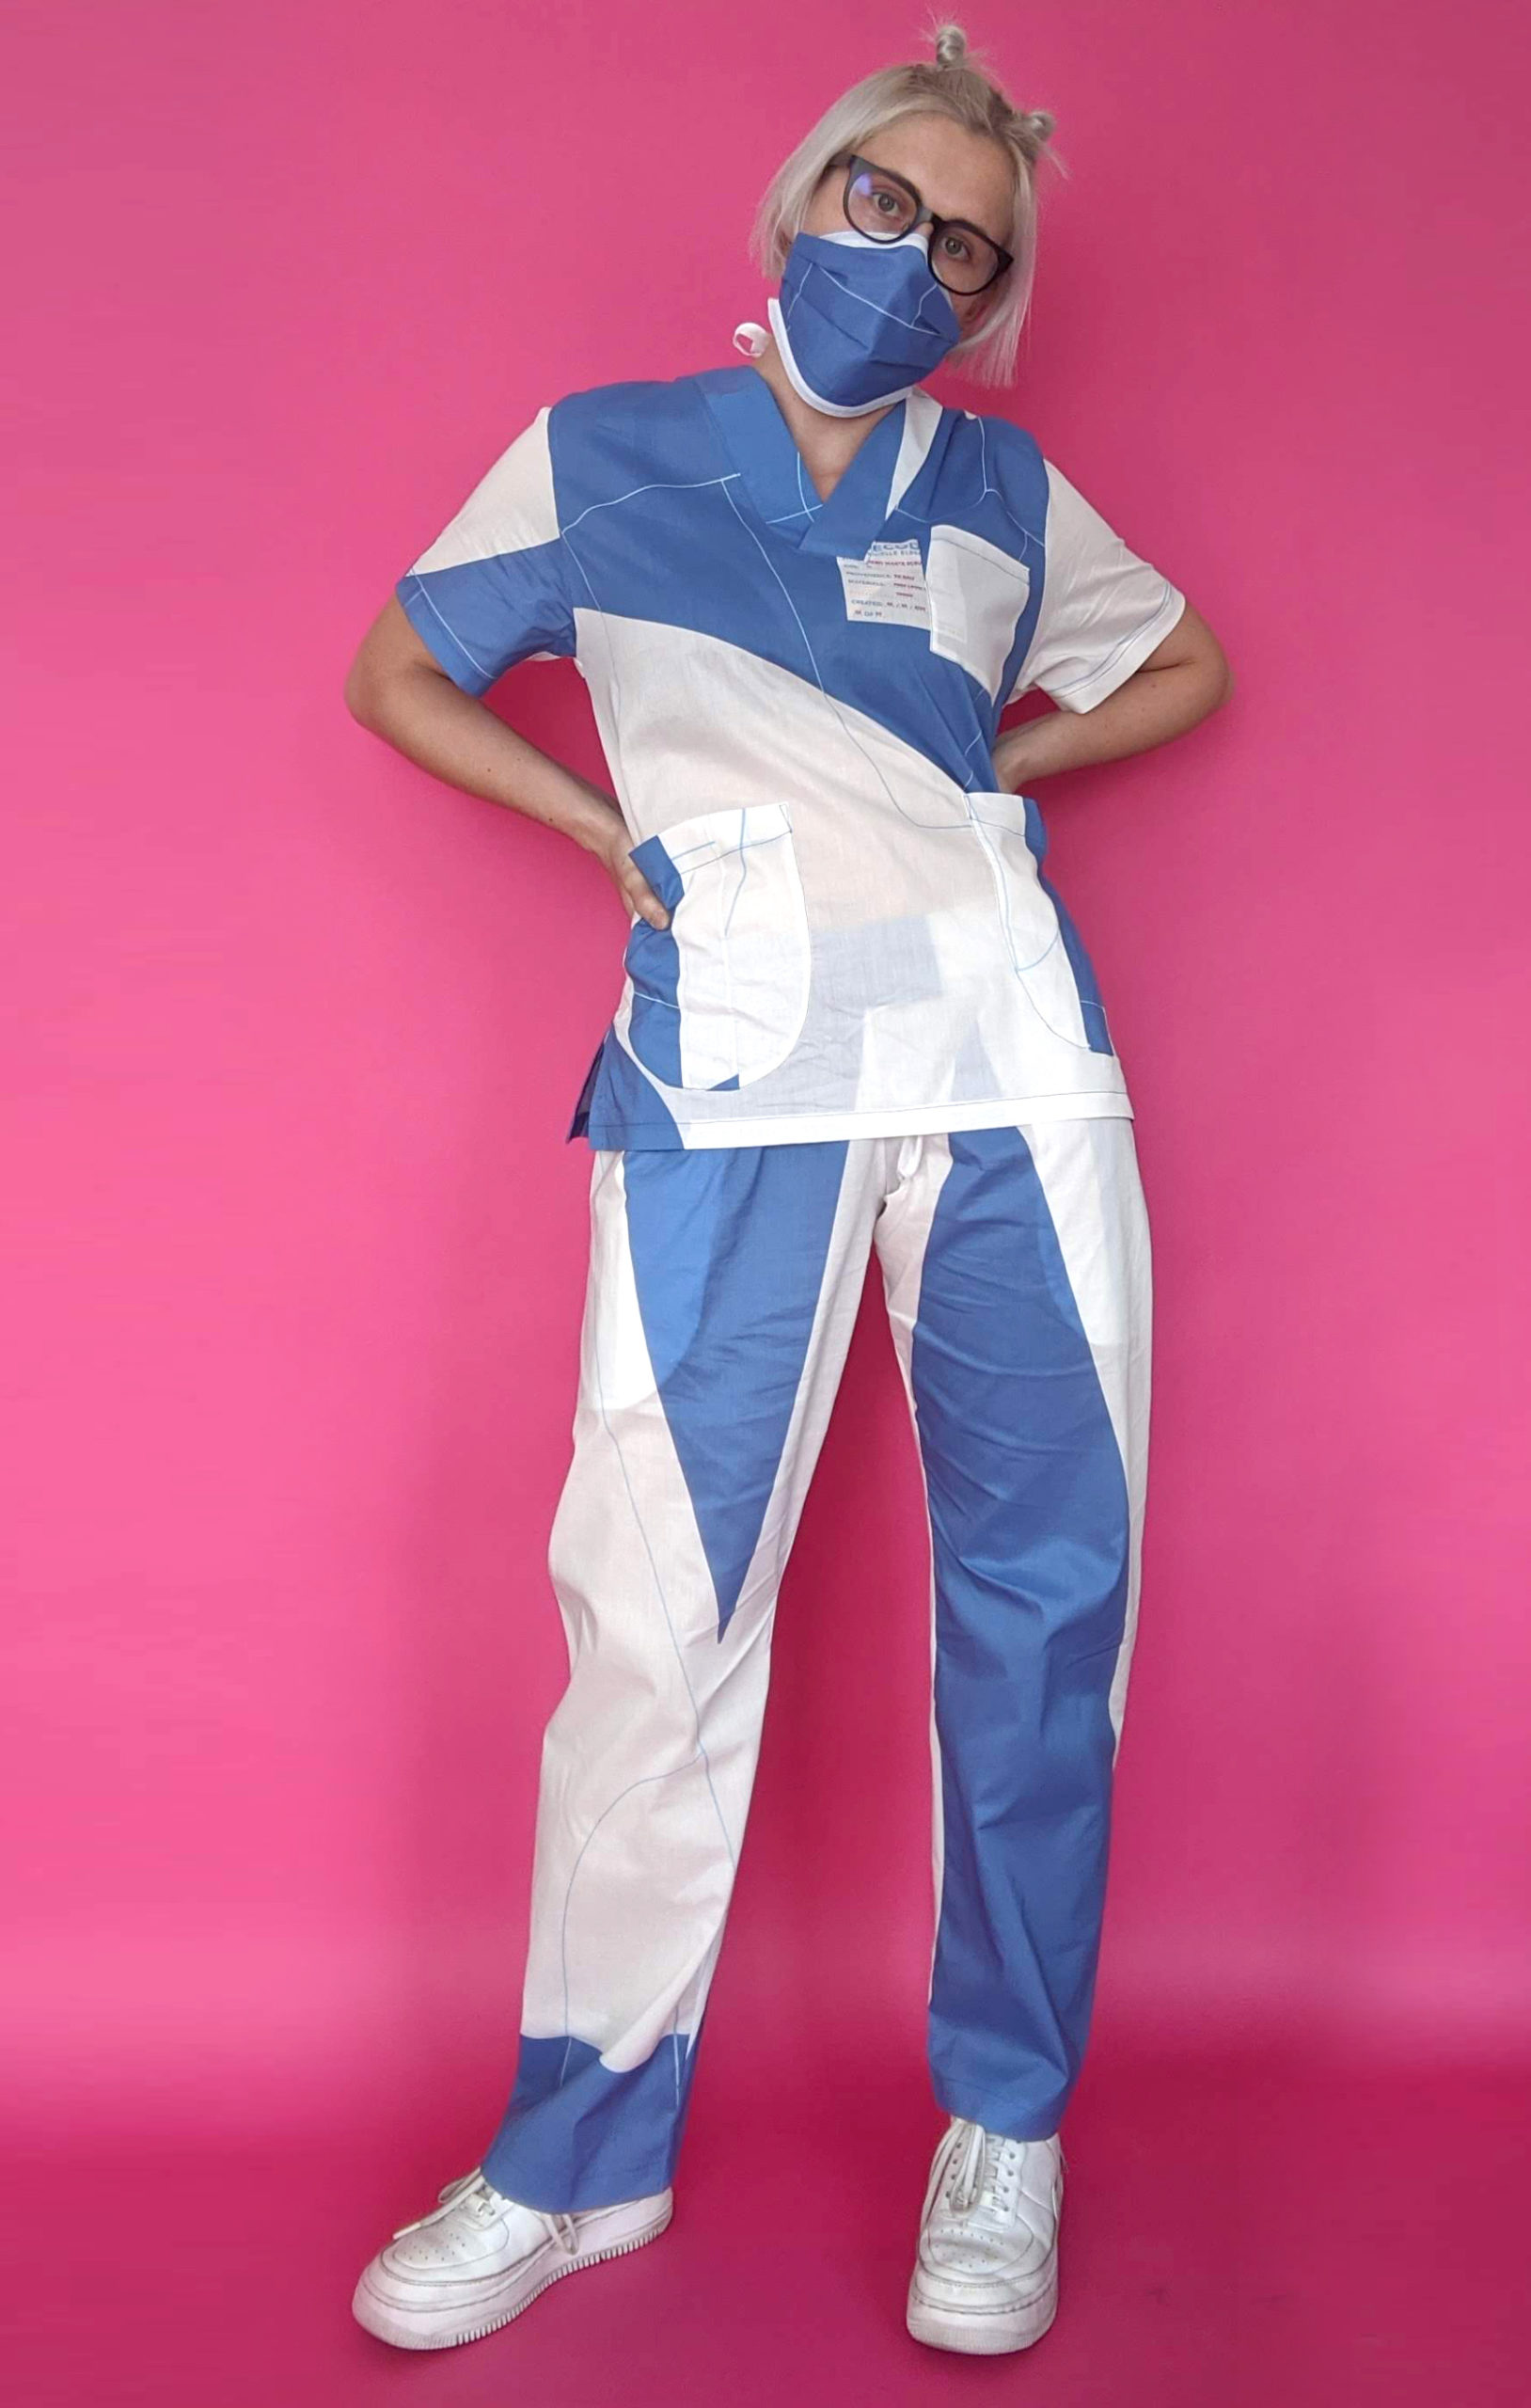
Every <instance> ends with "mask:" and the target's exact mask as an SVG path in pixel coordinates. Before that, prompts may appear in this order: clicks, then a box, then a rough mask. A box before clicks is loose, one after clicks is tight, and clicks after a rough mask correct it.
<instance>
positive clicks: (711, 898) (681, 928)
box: [623, 802, 810, 1087]
mask: <svg viewBox="0 0 1531 2408" xmlns="http://www.w3.org/2000/svg"><path fill="white" fill-rule="evenodd" d="M630 858H631V859H632V860H633V861H635V862H636V863H637V864H638V866H639V869H640V870H641V871H642V872H643V875H644V877H645V878H646V879H648V881H649V884H650V885H651V886H652V887H653V888H654V890H655V894H656V895H658V896H659V899H660V901H661V902H662V903H664V904H666V905H667V906H668V907H669V911H670V915H671V918H670V926H669V927H668V928H655V927H650V925H649V923H648V921H647V920H637V921H635V922H634V925H633V928H632V932H631V934H630V935H629V937H628V939H627V947H626V951H625V953H624V954H623V968H624V969H625V971H626V973H627V977H628V981H629V986H630V1000H629V1011H628V1022H627V1042H628V1044H629V1046H630V1047H631V1049H632V1051H633V1053H634V1054H636V1055H637V1056H638V1059H639V1061H640V1062H641V1063H642V1065H643V1067H644V1069H646V1070H648V1071H649V1072H651V1073H652V1075H653V1076H654V1077H655V1079H657V1080H659V1081H660V1082H661V1083H662V1084H663V1085H666V1086H673V1087H742V1086H748V1085H750V1082H751V1081H752V1080H754V1079H761V1078H764V1077H765V1074H766V1072H767V1071H768V1070H774V1069H776V1068H777V1067H778V1065H779V1064H780V1063H781V1062H782V1061H784V1060H785V1058H786V1056H787V1055H788V1054H790V1053H791V1051H792V1049H793V1047H794V1045H795V1044H796V1043H797V1038H798V1036H799V1034H800V1033H801V1029H802V1025H803V1022H804V1020H805V1019H806V1017H807V1013H808V986H809V958H810V955H809V937H808V914H807V911H806V910H805V908H804V903H803V890H802V880H801V878H800V876H799V874H798V869H797V854H796V852H795V851H794V849H793V841H792V814H791V812H790V811H789V810H788V808H787V806H786V804H785V803H781V802H755V803H741V804H738V805H735V806H734V808H733V809H731V810H727V811H704V812H699V813H697V814H696V815H695V816H693V817H691V818H689V819H680V820H677V821H676V822H675V823H674V825H673V826H672V827H670V828H667V829H666V830H665V831H664V833H663V834H662V835H658V836H646V837H645V838H644V840H643V842H642V843H641V844H640V845H635V846H634V847H633V848H632V849H631V856H630Z"/></svg>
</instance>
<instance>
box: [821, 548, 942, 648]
mask: <svg viewBox="0 0 1531 2408" xmlns="http://www.w3.org/2000/svg"><path fill="white" fill-rule="evenodd" d="M835 559H836V563H837V565H838V567H839V570H840V582H841V584H842V585H843V586H844V589H845V616H846V618H847V619H873V620H876V621H878V622H879V623H880V624H881V625H882V626H885V627H928V626H929V625H930V595H929V594H928V593H927V592H926V590H925V577H924V571H923V568H922V567H921V565H920V546H919V542H918V539H917V538H916V537H914V536H912V535H911V536H910V538H909V540H908V543H907V544H873V545H872V546H870V547H869V548H868V551H867V555H866V558H865V559H864V560H860V561H857V560H846V559H845V558H844V556H843V555H842V554H840V553H837V554H836V555H835Z"/></svg>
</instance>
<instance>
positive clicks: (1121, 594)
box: [1005, 460, 1186, 711]
mask: <svg viewBox="0 0 1531 2408" xmlns="http://www.w3.org/2000/svg"><path fill="white" fill-rule="evenodd" d="M1046 467H1047V472H1048V525H1047V575H1046V578H1045V580H1044V583H1043V588H1042V607H1041V609H1040V610H1039V611H1038V612H1037V620H1036V626H1035V629H1034V633H1033V636H1032V642H1031V646H1030V649H1029V651H1028V652H1027V655H1026V658H1025V661H1024V663H1023V665H1022V668H1021V672H1020V675H1019V677H1018V680H1017V682H1016V684H1015V685H1014V686H1013V687H1012V689H1011V690H1010V692H1009V694H1008V695H1007V696H1006V698H1005V699H1006V700H1007V701H1008V702H1014V701H1015V700H1016V698H1017V696H1018V695H1019V694H1024V693H1026V692H1028V691H1029V690H1030V689H1031V688H1032V687H1034V686H1040V687H1041V689H1042V690H1043V691H1044V693H1047V694H1050V695H1051V697H1052V700H1053V701H1054V702H1055V703H1056V704H1058V705H1059V706H1060V708H1062V709H1064V710H1070V711H1088V710H1093V709H1094V708H1095V706H1096V705H1097V703H1103V702H1104V701H1105V699H1106V697H1107V695H1108V694H1113V693H1114V692H1115V690H1116V689H1117V687H1118V686H1121V685H1124V684H1125V683H1126V681H1127V679H1128V678H1129V677H1130V676H1131V675H1132V673H1133V671H1134V670H1136V669H1140V668H1141V667H1142V666H1143V663H1144V660H1145V659H1146V658H1147V657H1148V655H1149V654H1150V653H1151V652H1152V651H1153V650H1154V648H1155V646H1156V645H1157V644H1160V643H1162V642H1163V640H1164V638H1165V637H1166V636H1167V635H1168V634H1169V631H1170V629H1171V628H1172V627H1173V626H1174V625H1175V623H1176V619H1178V618H1179V617H1180V615H1181V612H1182V611H1183V610H1184V609H1185V607H1186V597H1185V595H1184V594H1182V593H1181V592H1180V591H1179V589H1178V587H1176V586H1174V585H1172V584H1171V583H1170V580H1169V578H1167V577H1164V576H1162V575H1161V574H1160V571H1159V570H1158V569H1157V568H1154V567H1151V566H1150V564H1149V563H1148V562H1146V561H1144V560H1142V559H1140V558H1139V556H1138V554H1137V553H1136V552H1133V551H1130V550H1129V548H1128V547H1127V545H1126V544H1125V543H1124V542H1123V540H1122V538H1121V536H1120V535H1118V534H1117V533H1116V531H1115V530H1114V529H1113V528H1112V527H1110V526H1108V524H1107V523H1106V521H1105V519H1104V518H1103V517H1102V516H1101V515H1100V513H1099V511H1097V509H1095V508H1094V507H1093V505H1092V504H1091V503H1089V502H1088V501H1086V500H1085V499H1084V496H1083V495H1082V494H1081V492H1080V491H1079V490H1078V488H1077V487H1076V486H1074V485H1072V484H1071V483H1069V481H1068V479H1067V478H1066V477H1065V475H1064V473H1063V470H1062V469H1061V468H1059V467H1055V466H1054V464H1053V462H1052V461H1050V460H1049V461H1048V462H1047V463H1046Z"/></svg>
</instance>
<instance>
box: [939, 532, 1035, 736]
mask: <svg viewBox="0 0 1531 2408" xmlns="http://www.w3.org/2000/svg"><path fill="white" fill-rule="evenodd" d="M925 584H926V586H927V587H928V588H929V592H930V649H931V651H932V652H935V653H939V655H940V657H941V658H942V659H943V660H955V661H956V662H957V663H958V664H959V665H960V666H961V667H962V668H964V669H965V670H967V672H968V673H969V675H970V676H971V677H976V678H977V680H978V683H979V684H980V686H982V687H983V688H984V689H985V690H986V693H987V695H988V698H989V700H990V702H994V701H997V700H998V697H999V691H1000V680H1001V678H1002V676H1003V674H1004V664H1005V661H1006V658H1007V657H1008V656H1009V652H1010V647H1011V645H1012V644H1013V643H1014V642H1015V640H1016V626H1017V623H1018V620H1019V618H1020V614H1021V612H1022V610H1024V609H1025V608H1026V604H1027V600H1028V598H1029V597H1030V594H1031V590H1032V576H1031V571H1030V569H1028V568H1027V566H1026V564H1025V562H1023V561H1018V560H1016V559H1014V558H1013V557H1012V555H1011V554H1010V553H1009V552H1002V551H1001V549H1000V547H999V546H998V544H990V543H988V542H986V539H985V538H984V537H983V536H982V535H972V534H970V533H969V532H968V530H967V529H966V528H965V527H932V529H931V531H930V547H929V550H928V553H927V556H926V560H925Z"/></svg>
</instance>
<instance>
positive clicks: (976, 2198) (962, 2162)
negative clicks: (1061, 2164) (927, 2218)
mask: <svg viewBox="0 0 1531 2408" xmlns="http://www.w3.org/2000/svg"><path fill="white" fill-rule="evenodd" d="M1025 2153H1026V2144H1025V2142H1024V2141H1016V2140H1010V2139H1007V2138H1006V2137H1005V2135H1004V2134H1003V2133H1002V2132H986V2131H985V2130H984V2127H983V2126H982V2124H974V2123H971V2122H970V2121H968V2119H967V2118H966V2117H959V2118H957V2120H956V2121H955V2122H954V2123H953V2124H952V2126H951V2128H950V2129H949V2131H947V2133H946V2135H945V2138H944V2139H943V2140H942V2142H941V2144H940V2147H939V2149H938V2150H937V2152H936V2162H935V2164H934V2165H933V2166H932V2167H931V2170H930V2182H929V2185H928V2188H927V2190H926V2192H925V2204H924V2210H923V2212H924V2214H925V2215H928V2214H929V2212H930V2210H931V2208H932V2206H933V2205H934V2204H935V2202H936V2201H937V2199H938V2198H939V2200H940V2202H941V2204H942V2206H943V2207H946V2208H949V2209H950V2210H952V2212H953V2214H954V2215H966V2214H968V2213H969V2212H970V2210H972V2209H974V2208H979V2209H982V2208H990V2209H993V2210H997V2211H998V2212H999V2213H1001V2214H1008V2213H1009V2212H1010V2210H1011V2209H1012V2208H1013V2207H1014V2205H1015V2186H1016V2178H1017V2177H1018V2174H1019V2171H1020V2164H1021V2161H1022V2159H1023V2158H1024V2156H1025Z"/></svg>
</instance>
